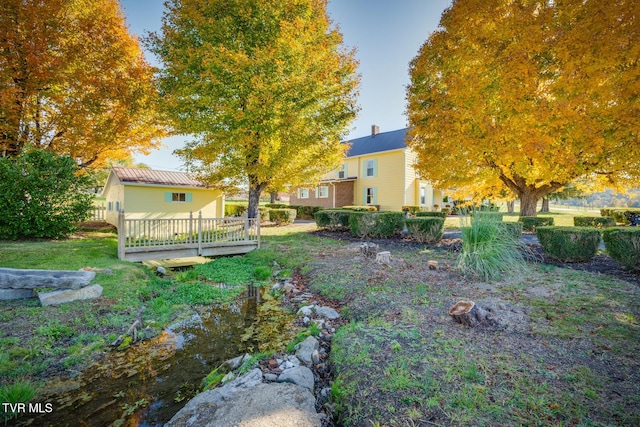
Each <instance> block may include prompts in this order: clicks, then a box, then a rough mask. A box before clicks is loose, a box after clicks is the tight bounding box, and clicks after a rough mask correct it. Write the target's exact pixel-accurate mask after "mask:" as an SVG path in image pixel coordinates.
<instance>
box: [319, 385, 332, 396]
mask: <svg viewBox="0 0 640 427" xmlns="http://www.w3.org/2000/svg"><path fill="white" fill-rule="evenodd" d="M330 394H331V387H325V388H323V389H322V390H320V396H322V397H327V396H329V395H330Z"/></svg>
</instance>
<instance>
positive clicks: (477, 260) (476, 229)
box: [457, 217, 528, 281]
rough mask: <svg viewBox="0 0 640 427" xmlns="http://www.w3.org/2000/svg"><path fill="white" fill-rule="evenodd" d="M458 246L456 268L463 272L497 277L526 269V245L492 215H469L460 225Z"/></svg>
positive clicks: (491, 278)
mask: <svg viewBox="0 0 640 427" xmlns="http://www.w3.org/2000/svg"><path fill="white" fill-rule="evenodd" d="M461 233H462V250H461V251H460V255H459V256H458V264H457V265H458V268H459V269H460V270H461V271H462V272H463V273H465V274H470V275H472V276H479V277H481V278H482V279H484V280H486V281H489V280H498V279H500V278H501V277H502V275H503V274H505V273H517V272H521V271H526V270H527V262H526V260H525V254H526V252H527V251H528V248H527V247H526V246H525V245H524V244H523V243H522V242H521V240H520V239H519V238H516V236H515V233H514V232H513V230H512V229H510V228H507V227H504V226H502V223H501V221H500V220H499V219H498V218H496V217H477V218H473V219H472V220H471V222H470V225H469V226H466V227H464V226H463V227H462V228H461Z"/></svg>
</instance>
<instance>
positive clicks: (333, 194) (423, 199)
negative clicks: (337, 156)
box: [290, 125, 443, 211]
mask: <svg viewBox="0 0 640 427" xmlns="http://www.w3.org/2000/svg"><path fill="white" fill-rule="evenodd" d="M406 135H407V129H406V128H405V129H399V130H395V131H390V132H382V133H381V132H380V129H379V128H378V126H375V125H374V126H372V127H371V135H369V136H366V137H362V138H357V139H354V140H352V141H346V142H347V143H350V144H351V148H350V149H349V151H348V153H347V156H346V158H345V159H344V162H343V163H342V165H341V166H340V167H339V168H338V169H337V170H335V171H332V172H330V173H329V174H327V175H326V176H325V177H324V178H323V179H322V181H321V182H320V184H319V185H318V186H317V187H313V188H298V189H296V191H294V192H293V193H292V194H291V200H290V203H291V204H292V205H303V206H322V207H325V208H337V207H341V206H348V205H376V206H378V208H379V210H382V211H400V210H402V206H420V207H422V208H424V209H425V210H428V209H433V207H434V205H438V206H440V207H441V206H442V196H443V194H442V191H441V190H438V189H434V188H433V186H432V185H431V183H430V182H428V181H425V180H423V179H420V176H419V175H418V174H417V173H416V171H415V169H414V164H415V161H416V154H415V153H414V152H413V151H412V150H411V149H409V148H408V147H407V144H406V140H405V139H406Z"/></svg>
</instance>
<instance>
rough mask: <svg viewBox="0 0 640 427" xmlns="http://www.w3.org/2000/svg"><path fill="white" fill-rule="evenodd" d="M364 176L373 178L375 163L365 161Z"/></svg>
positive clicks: (373, 161)
mask: <svg viewBox="0 0 640 427" xmlns="http://www.w3.org/2000/svg"><path fill="white" fill-rule="evenodd" d="M366 169H367V170H366V172H365V174H364V175H365V176H375V174H376V161H375V160H367V164H366Z"/></svg>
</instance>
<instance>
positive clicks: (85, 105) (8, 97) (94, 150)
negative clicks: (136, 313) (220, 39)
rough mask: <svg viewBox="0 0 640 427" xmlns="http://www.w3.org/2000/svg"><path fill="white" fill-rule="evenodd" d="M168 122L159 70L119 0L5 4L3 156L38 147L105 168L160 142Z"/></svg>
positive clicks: (0, 68)
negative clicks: (163, 119) (160, 105)
mask: <svg viewBox="0 0 640 427" xmlns="http://www.w3.org/2000/svg"><path fill="white" fill-rule="evenodd" d="M158 118H159V116H158V114H157V90H156V87H155V83H154V80H153V69H152V68H151V67H150V66H149V65H148V64H147V62H146V61H145V59H144V57H143V54H142V51H141V49H140V46H139V42H138V40H137V39H136V38H135V37H134V36H132V35H131V34H129V33H128V31H127V26H126V24H125V19H124V16H123V14H122V11H121V9H120V6H119V3H118V2H117V0H47V1H39V0H3V1H2V2H1V4H0V155H1V156H17V155H19V154H20V153H22V152H23V151H24V150H25V148H26V147H32V148H38V149H46V150H48V151H51V152H55V153H58V154H62V155H66V156H70V157H71V158H73V159H76V161H78V162H79V163H80V164H81V165H82V166H91V167H99V166H101V165H103V164H105V162H106V161H107V160H108V159H113V160H117V159H122V158H126V157H128V156H130V155H131V154H133V153H136V152H140V153H147V152H148V150H149V149H150V148H155V147H157V146H158V144H159V140H160V138H161V137H163V136H164V135H165V131H164V129H163V127H162V126H161V125H160V123H159V121H158Z"/></svg>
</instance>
